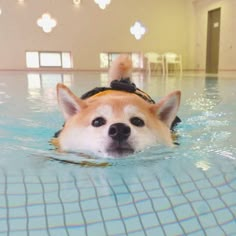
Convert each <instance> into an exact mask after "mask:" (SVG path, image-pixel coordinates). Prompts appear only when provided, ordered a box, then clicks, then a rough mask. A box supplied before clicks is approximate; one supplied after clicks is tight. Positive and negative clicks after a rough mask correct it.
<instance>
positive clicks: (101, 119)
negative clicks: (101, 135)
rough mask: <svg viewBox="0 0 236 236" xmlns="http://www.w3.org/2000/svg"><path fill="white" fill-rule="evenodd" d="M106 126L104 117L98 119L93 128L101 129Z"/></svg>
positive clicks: (93, 122)
mask: <svg viewBox="0 0 236 236" xmlns="http://www.w3.org/2000/svg"><path fill="white" fill-rule="evenodd" d="M105 124H106V120H105V119H104V118H103V117H97V118H95V119H94V120H93V121H92V126H94V127H99V126H102V125H105Z"/></svg>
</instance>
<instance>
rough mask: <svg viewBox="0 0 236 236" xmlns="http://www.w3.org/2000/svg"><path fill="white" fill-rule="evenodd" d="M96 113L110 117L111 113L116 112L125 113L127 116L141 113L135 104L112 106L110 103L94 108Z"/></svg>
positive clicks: (115, 113)
mask: <svg viewBox="0 0 236 236" xmlns="http://www.w3.org/2000/svg"><path fill="white" fill-rule="evenodd" d="M96 113H97V115H100V116H105V117H110V116H112V115H115V116H117V115H118V114H120V113H122V114H126V115H128V116H131V115H134V114H138V113H141V111H140V109H139V107H137V106H135V105H131V104H128V105H124V106H112V105H108V104H105V105H100V106H98V107H97V108H96Z"/></svg>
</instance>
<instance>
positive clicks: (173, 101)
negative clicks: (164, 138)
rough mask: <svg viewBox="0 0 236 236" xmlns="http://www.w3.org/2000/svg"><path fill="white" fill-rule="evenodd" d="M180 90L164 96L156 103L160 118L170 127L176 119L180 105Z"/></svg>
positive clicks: (155, 107)
mask: <svg viewBox="0 0 236 236" xmlns="http://www.w3.org/2000/svg"><path fill="white" fill-rule="evenodd" d="M180 97H181V92H180V91H174V92H172V93H170V94H169V95H167V96H166V97H164V98H162V99H161V100H160V101H159V102H158V103H157V104H155V105H154V108H152V109H154V110H156V113H157V115H158V117H159V119H160V120H161V121H162V122H164V123H165V124H166V125H167V126H168V127H169V128H170V127H171V124H172V122H173V121H174V119H175V117H176V114H177V112H178V109H179V105H180Z"/></svg>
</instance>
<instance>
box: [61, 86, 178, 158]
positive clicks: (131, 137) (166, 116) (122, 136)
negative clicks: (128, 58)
mask: <svg viewBox="0 0 236 236" xmlns="http://www.w3.org/2000/svg"><path fill="white" fill-rule="evenodd" d="M57 95H58V103H59V106H60V108H61V111H62V113H63V116H64V118H65V126H64V127H63V129H62V131H61V132H60V134H59V137H58V143H59V148H60V149H61V150H64V151H85V152H86V151H87V152H88V151H92V152H93V153H95V154H98V155H100V156H101V155H102V156H113V157H120V156H125V155H128V154H131V153H134V152H137V151H141V150H143V149H145V148H146V147H149V146H153V145H156V144H165V145H168V146H172V145H173V142H172V138H171V132H170V126H171V123H172V122H173V120H174V119H175V117H176V113H177V111H178V108H179V104H180V92H179V91H175V92H172V93H171V94H169V95H167V96H166V97H164V98H163V99H161V100H160V101H159V102H158V103H156V104H150V103H148V102H147V101H145V100H144V99H142V98H141V97H139V96H138V95H136V94H134V93H129V92H125V91H114V90H112V91H111V90H108V91H103V92H100V93H98V94H96V95H94V96H91V97H89V98H87V99H84V100H82V99H80V98H78V97H77V96H75V95H74V94H73V93H72V92H71V91H70V90H69V89H68V88H67V87H66V86H65V85H63V84H58V86H57Z"/></svg>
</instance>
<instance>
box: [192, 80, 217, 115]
mask: <svg viewBox="0 0 236 236" xmlns="http://www.w3.org/2000/svg"><path fill="white" fill-rule="evenodd" d="M220 101H221V96H220V91H219V84H218V77H211V76H206V77H205V83H204V88H203V91H198V92H195V93H194V96H193V97H192V98H190V99H189V100H188V103H189V104H190V105H191V106H192V109H193V110H201V111H210V110H213V109H214V108H215V106H216V105H217V104H219V103H220Z"/></svg>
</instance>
